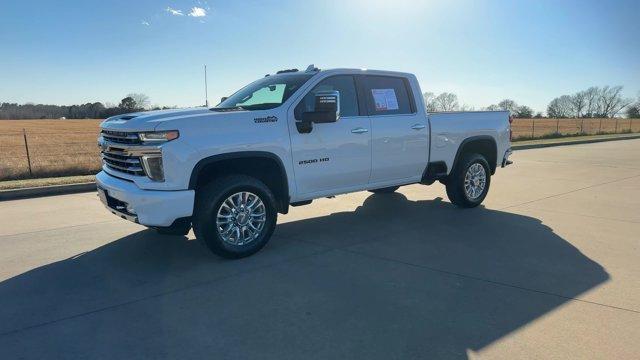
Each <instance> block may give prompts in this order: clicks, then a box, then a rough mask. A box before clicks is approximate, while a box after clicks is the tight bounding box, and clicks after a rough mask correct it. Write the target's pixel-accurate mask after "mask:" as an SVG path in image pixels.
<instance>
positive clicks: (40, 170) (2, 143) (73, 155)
mask: <svg viewBox="0 0 640 360" xmlns="http://www.w3.org/2000/svg"><path fill="white" fill-rule="evenodd" d="M101 121H102V120H91V119H88V120H0V181H2V180H11V179H24V178H40V177H48V176H68V175H85V174H95V173H96V172H98V171H99V169H100V156H99V150H98V147H97V142H96V140H97V137H98V132H99V125H100V122H101ZM512 129H513V136H514V140H525V139H535V138H541V137H554V136H564V135H571V134H598V133H624V132H640V119H634V120H630V119H515V121H514V123H513V125H512ZM25 134H26V144H27V145H28V149H29V157H27V149H26V148H27V146H25ZM29 159H30V162H31V171H29Z"/></svg>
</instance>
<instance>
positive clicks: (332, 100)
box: [302, 90, 340, 124]
mask: <svg viewBox="0 0 640 360" xmlns="http://www.w3.org/2000/svg"><path fill="white" fill-rule="evenodd" d="M314 95H315V99H314V101H315V107H314V111H305V112H303V113H302V122H305V123H318V124H322V123H332V122H336V121H338V119H340V92H339V91H336V90H334V91H319V92H317V93H315V94H314Z"/></svg>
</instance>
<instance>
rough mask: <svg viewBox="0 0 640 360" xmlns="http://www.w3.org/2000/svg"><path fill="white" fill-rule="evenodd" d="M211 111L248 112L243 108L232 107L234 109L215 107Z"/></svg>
mask: <svg viewBox="0 0 640 360" xmlns="http://www.w3.org/2000/svg"><path fill="white" fill-rule="evenodd" d="M209 110H211V111H243V110H247V109H245V108H243V107H242V106H232V107H221V108H219V107H214V108H211V109H209Z"/></svg>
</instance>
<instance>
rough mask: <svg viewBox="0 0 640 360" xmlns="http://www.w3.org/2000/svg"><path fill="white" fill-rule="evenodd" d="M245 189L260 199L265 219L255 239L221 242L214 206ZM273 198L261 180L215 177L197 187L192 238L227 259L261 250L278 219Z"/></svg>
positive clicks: (217, 206) (240, 177) (239, 176)
mask: <svg viewBox="0 0 640 360" xmlns="http://www.w3.org/2000/svg"><path fill="white" fill-rule="evenodd" d="M241 191H248V192H251V193H253V194H255V195H257V196H258V197H259V198H260V200H262V202H263V204H264V207H265V212H266V219H265V223H264V226H263V228H262V230H261V232H260V234H259V235H258V237H257V238H255V239H254V240H252V241H251V242H248V243H247V244H244V245H234V244H230V243H228V242H225V241H224V240H223V238H222V237H221V235H220V232H219V230H218V226H217V224H216V217H217V214H218V209H219V208H220V206H222V203H223V202H224V201H225V200H226V199H227V198H228V197H229V196H231V195H233V194H235V193H237V192H241ZM275 204H276V200H275V197H274V196H273V193H272V192H271V190H270V189H269V188H268V187H267V186H266V185H265V184H264V183H262V182H261V181H259V180H257V179H255V178H252V177H250V176H246V175H230V176H225V177H222V178H219V179H216V180H214V181H212V182H210V183H209V184H207V185H205V186H204V187H203V188H202V189H199V190H198V191H197V193H196V205H195V211H194V216H193V231H194V233H195V234H196V239H198V241H200V242H201V243H202V244H204V245H205V246H206V247H207V248H208V249H209V250H211V251H212V252H213V253H214V254H216V255H219V256H221V257H224V258H227V259H238V258H243V257H246V256H250V255H253V254H255V253H256V252H258V251H259V250H260V249H262V248H263V247H264V246H265V245H266V244H267V242H268V241H269V239H270V238H271V235H272V234H273V230H274V229H275V226H276V220H277V218H278V211H277V210H276V206H275Z"/></svg>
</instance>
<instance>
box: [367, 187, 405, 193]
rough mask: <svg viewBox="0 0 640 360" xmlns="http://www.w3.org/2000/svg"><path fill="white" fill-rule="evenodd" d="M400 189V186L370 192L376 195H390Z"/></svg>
mask: <svg viewBox="0 0 640 360" xmlns="http://www.w3.org/2000/svg"><path fill="white" fill-rule="evenodd" d="M399 188H400V186H389V187H385V188H380V189H373V190H369V192H372V193H374V194H390V193H392V192H395V191H396V190H398V189H399Z"/></svg>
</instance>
